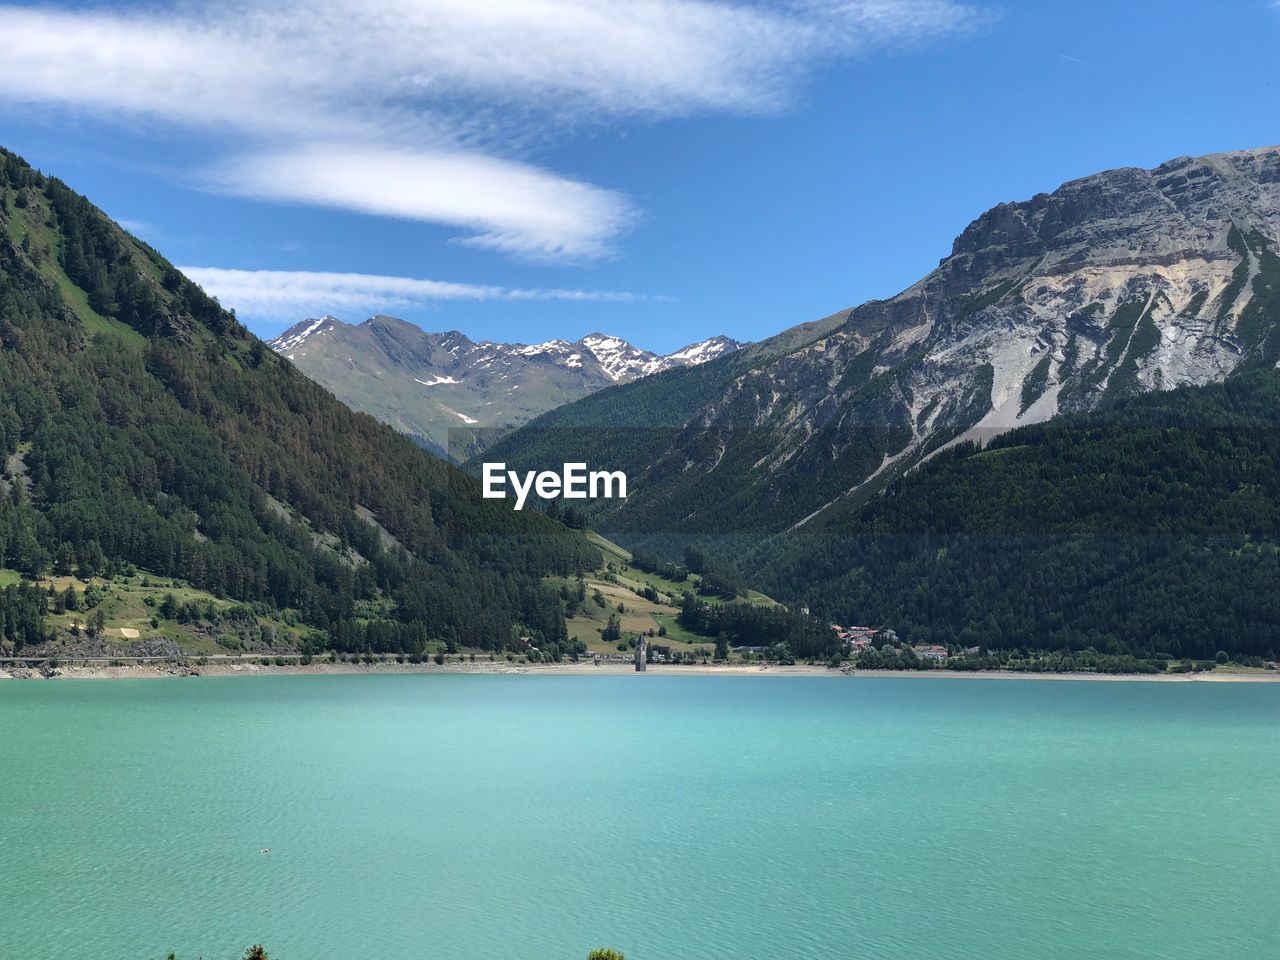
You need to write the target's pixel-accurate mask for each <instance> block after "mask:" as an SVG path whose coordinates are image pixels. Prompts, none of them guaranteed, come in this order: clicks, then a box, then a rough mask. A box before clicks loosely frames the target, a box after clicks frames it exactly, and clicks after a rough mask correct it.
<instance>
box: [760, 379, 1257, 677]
mask: <svg viewBox="0 0 1280 960" xmlns="http://www.w3.org/2000/svg"><path fill="white" fill-rule="evenodd" d="M746 564H747V565H748V566H749V567H750V568H751V569H752V570H753V572H754V573H755V574H756V576H757V580H756V582H757V583H759V584H760V585H761V586H762V588H763V589H767V590H769V591H771V592H772V593H773V594H774V595H775V596H778V597H780V598H785V599H787V600H790V601H793V602H796V603H804V604H807V605H809V606H810V607H812V608H813V611H814V613H815V614H819V615H822V616H828V617H830V618H832V619H834V620H837V621H838V622H841V623H850V622H856V623H871V624H877V625H879V624H884V625H887V626H891V627H894V628H895V629H896V630H897V631H898V632H899V633H900V634H905V635H906V636H908V637H910V638H911V639H913V640H915V641H917V642H925V643H941V644H952V645H963V646H970V645H980V646H984V647H989V648H995V649H1016V648H1028V649H1033V650H1036V649H1040V650H1043V649H1049V650H1059V649H1072V650H1079V649H1083V648H1086V647H1090V646H1092V647H1095V648H1096V649H1098V650H1100V651H1102V652H1104V653H1111V654H1125V653H1133V654H1136V655H1138V656H1151V655H1153V654H1159V653H1169V654H1171V655H1173V656H1176V657H1182V656H1189V657H1195V658H1201V659H1206V658H1211V657H1213V655H1214V653H1215V652H1216V651H1218V650H1226V651H1228V652H1230V653H1232V654H1247V655H1252V656H1260V657H1266V658H1267V659H1270V660H1274V659H1276V657H1277V653H1278V652H1280V373H1277V371H1276V370H1274V369H1264V370H1259V371H1255V372H1252V373H1246V374H1242V375H1240V376H1239V377H1233V378H1232V379H1230V380H1228V381H1226V382H1225V383H1220V384H1212V385H1209V386H1205V387H1184V388H1181V389H1178V390H1175V391H1173V392H1169V393H1160V394H1150V395H1147V396H1145V397H1141V398H1137V399H1133V400H1129V401H1122V402H1120V403H1119V404H1117V405H1116V406H1115V407H1114V408H1113V409H1110V410H1107V411H1103V412H1095V413H1088V414H1069V415H1066V416H1063V417H1061V418H1058V419H1055V420H1053V421H1050V422H1049V423H1045V424H1041V425H1036V426H1029V427H1024V428H1020V429H1018V430H1015V431H1013V432H1010V433H1006V434H1004V435H1002V436H1000V437H998V438H996V439H995V440H993V441H992V442H991V443H990V444H988V445H987V446H986V448H985V449H983V448H981V447H979V446H977V445H976V444H973V443H964V444H961V445H957V446H956V447H954V448H952V449H950V450H948V451H946V452H944V453H942V454H940V455H939V456H938V457H936V458H934V459H933V460H931V461H930V462H929V463H928V464H926V465H925V466H923V467H922V468H920V470H918V471H916V472H914V473H912V474H910V475H909V476H907V477H905V478H904V479H902V480H899V481H896V482H895V483H893V484H891V485H890V486H889V488H888V489H887V490H886V491H885V494H884V496H883V497H879V498H876V499H875V500H873V501H871V502H869V503H868V504H867V505H866V506H865V507H864V508H862V510H861V511H858V512H857V513H856V514H850V515H848V516H846V517H845V518H843V519H842V521H841V522H840V523H837V524H833V525H832V526H831V527H830V528H828V529H822V530H817V529H815V530H809V529H801V530H799V531H794V532H791V533H787V534H783V535H781V536H778V537H776V538H774V539H773V540H771V541H770V542H769V543H768V544H766V545H765V546H764V547H763V548H761V549H759V550H758V551H757V553H756V556H755V557H753V558H750V559H748V560H747V561H746Z"/></svg>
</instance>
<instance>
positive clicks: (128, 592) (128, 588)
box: [0, 570, 305, 656]
mask: <svg viewBox="0 0 1280 960" xmlns="http://www.w3.org/2000/svg"><path fill="white" fill-rule="evenodd" d="M22 579H23V578H22V577H21V576H20V575H19V574H18V573H17V572H16V571H13V570H0V587H7V586H10V585H13V584H17V583H19V582H21V581H22ZM144 580H147V581H148V582H149V584H150V585H149V586H144V585H143V581H144ZM39 582H40V585H41V586H42V587H49V586H50V585H52V586H53V587H54V589H55V590H57V591H58V592H59V593H61V592H62V591H64V590H66V589H67V587H72V588H73V589H74V590H75V591H76V593H77V594H79V595H80V596H81V597H82V598H83V596H84V593H85V590H86V589H87V587H88V584H86V583H84V582H83V581H81V580H79V579H77V578H75V577H58V576H54V577H46V578H44V579H43V580H41V581H39ZM91 583H93V584H96V585H97V586H98V587H100V588H102V589H104V590H105V591H106V599H104V600H103V601H102V603H101V604H100V605H99V607H96V608H94V610H89V609H87V608H86V607H85V605H84V603H83V602H82V603H81V605H80V606H81V608H80V609H79V610H77V611H67V612H66V613H63V614H54V613H52V612H50V613H49V615H48V616H47V618H46V623H48V624H49V625H50V626H55V627H58V628H59V629H66V630H69V629H70V628H71V626H72V624H79V625H80V626H81V627H82V628H83V627H84V626H85V625H86V624H87V623H88V622H89V618H90V617H91V616H93V615H94V613H95V612H96V611H97V610H98V609H101V610H102V613H103V620H104V623H105V625H106V631H105V633H104V636H105V638H106V640H107V641H108V642H115V643H118V644H119V645H120V651H121V655H122V656H130V655H133V654H134V653H135V652H136V651H131V650H129V649H128V648H129V646H131V645H134V644H141V643H145V642H146V641H148V640H166V639H167V640H172V641H174V642H175V643H176V644H177V645H178V646H179V647H180V648H181V649H182V651H183V652H184V653H188V654H193V655H207V654H219V653H222V654H225V653H234V652H238V651H237V650H234V649H232V648H231V647H227V646H222V645H220V644H219V643H218V642H217V640H216V639H215V638H216V637H217V636H219V635H221V636H224V637H226V638H228V639H233V638H234V635H235V627H234V625H227V626H223V627H219V626H217V625H214V624H209V623H207V622H206V623H203V624H182V623H179V622H178V621H176V620H160V621H159V625H158V626H156V627H153V626H151V619H152V617H159V612H158V611H159V608H160V605H161V603H162V602H163V601H164V598H165V596H166V595H167V594H172V595H173V597H174V599H175V600H177V602H178V603H179V604H183V603H189V602H194V603H198V604H200V605H201V606H204V605H207V604H213V606H214V607H215V608H217V609H218V610H220V611H225V610H228V609H230V608H231V607H234V606H238V604H237V603H235V602H234V601H231V600H225V599H220V598H218V597H215V596H214V595H213V594H211V593H208V592H206V591H204V590H199V589H196V588H195V587H192V586H191V585H190V584H188V583H184V582H183V581H180V580H167V579H164V578H159V577H148V576H147V575H146V574H142V573H140V574H138V575H136V576H132V577H121V578H117V579H114V580H104V579H102V578H101V577H95V578H94V579H93V580H92V581H91ZM148 601H150V602H148ZM257 620H258V623H259V625H261V626H263V627H273V628H274V629H275V630H276V632H277V633H278V634H279V635H280V643H279V644H278V647H279V649H282V650H284V649H289V648H291V647H293V646H294V645H295V644H296V642H297V641H298V640H299V639H301V637H302V635H303V634H304V633H305V628H302V627H298V626H293V625H290V624H287V623H285V622H284V621H283V620H278V619H272V618H269V617H258V618H257ZM124 630H129V631H136V632H137V636H136V637H134V636H131V635H129V636H126V635H125V634H124V633H122V631H124Z"/></svg>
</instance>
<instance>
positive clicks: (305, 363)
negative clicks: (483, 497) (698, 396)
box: [269, 315, 743, 453]
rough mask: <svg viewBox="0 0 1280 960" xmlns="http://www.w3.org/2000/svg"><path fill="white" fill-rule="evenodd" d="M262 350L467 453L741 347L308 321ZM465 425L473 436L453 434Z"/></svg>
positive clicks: (384, 319)
mask: <svg viewBox="0 0 1280 960" xmlns="http://www.w3.org/2000/svg"><path fill="white" fill-rule="evenodd" d="M269 345H270V346H271V348H272V349H273V350H275V351H276V352H277V353H280V354H281V355H283V356H285V357H287V358H288V359H289V360H291V361H292V362H294V363H295V364H296V365H297V366H298V367H299V369H301V370H302V371H303V372H304V373H306V374H308V375H309V376H311V377H312V378H313V379H316V380H318V381H319V382H320V383H322V384H323V385H325V386H326V387H328V388H329V389H331V390H333V391H334V393H335V394H337V395H338V397H339V398H340V399H342V400H343V401H344V402H346V403H347V404H348V405H349V406H351V407H353V408H355V409H360V410H365V411H366V412H369V413H371V414H373V415H374V416H376V417H378V419H380V420H383V421H384V422H387V423H390V424H391V425H392V426H394V427H396V428H397V429H399V430H401V431H402V432H404V433H407V434H409V435H410V436H412V437H414V438H415V439H416V440H418V442H419V443H421V444H422V445H424V446H427V447H428V448H429V449H432V450H435V451H436V452H440V453H446V452H447V451H448V450H449V447H450V443H451V439H452V440H453V442H454V443H460V444H461V445H462V447H463V449H465V450H466V452H474V450H475V449H478V448H479V447H480V446H482V445H483V444H485V443H488V442H492V441H493V440H494V439H496V437H497V436H498V435H499V434H501V433H502V432H504V431H506V430H509V429H512V428H513V427H516V426H518V425H520V424H522V423H524V422H526V421H527V420H529V419H531V418H532V417H534V416H537V415H539V414H541V413H543V412H545V411H546V410H548V409H553V408H554V407H556V406H559V405H561V404H564V403H568V402H572V401H573V400H576V399H578V398H579V397H582V396H586V395H587V394H589V393H592V392H594V391H596V390H600V389H603V388H604V387H607V386H610V385H612V384H615V383H625V382H627V381H630V380H634V379H637V378H639V377H644V376H650V375H652V374H655V373H660V372H662V371H664V370H669V369H672V368H675V367H681V366H686V365H695V364H700V363H705V362H707V361H709V360H712V359H715V358H716V357H719V356H723V355H725V354H726V353H730V352H733V351H734V350H737V349H739V348H740V347H741V346H742V345H743V344H741V343H740V342H739V341H736V340H733V339H731V338H729V337H725V336H716V337H711V338H708V339H706V340H702V341H698V342H695V343H691V344H688V345H686V346H684V347H682V348H681V349H680V350H677V351H673V352H672V353H670V354H666V355H659V354H656V353H653V352H652V351H648V350H643V349H641V348H638V347H635V346H633V345H632V344H630V343H629V342H627V341H626V340H624V339H622V338H621V337H615V336H611V335H608V334H602V333H589V334H587V335H585V336H583V337H581V338H579V339H578V340H576V341H568V340H561V339H553V340H547V341H544V342H542V343H536V344H525V343H498V342H495V341H491V340H480V341H473V340H471V338H469V337H467V336H466V335H465V334H463V333H462V332H460V331H457V330H449V331H445V332H441V333H433V332H429V331H426V330H423V329H421V328H420V327H418V326H417V325H415V324H411V323H408V322H406V321H404V320H400V319H398V318H396V317H389V316H384V315H375V316H373V317H370V318H368V319H367V320H365V321H363V322H361V323H359V324H348V323H344V322H343V321H341V320H338V319H337V318H335V317H332V316H325V317H319V318H310V319H307V320H303V321H301V322H300V323H297V324H295V325H294V326H292V327H290V328H289V329H288V330H286V331H285V332H284V333H282V334H281V335H280V336H279V337H276V338H275V339H273V340H271V341H269ZM431 388H443V389H436V390H432V389H431ZM518 391H523V392H518ZM470 427H475V428H477V429H475V430H465V431H463V432H461V433H459V432H458V428H470Z"/></svg>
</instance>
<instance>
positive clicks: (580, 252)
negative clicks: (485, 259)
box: [0, 0, 976, 259]
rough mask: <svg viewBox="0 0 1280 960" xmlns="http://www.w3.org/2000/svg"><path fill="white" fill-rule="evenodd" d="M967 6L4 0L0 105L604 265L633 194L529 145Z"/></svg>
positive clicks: (673, 113) (726, 90)
mask: <svg viewBox="0 0 1280 960" xmlns="http://www.w3.org/2000/svg"><path fill="white" fill-rule="evenodd" d="M975 16H976V14H975V12H974V10H973V9H972V8H971V7H969V6H966V5H964V4H962V3H960V2H957V0H780V2H778V3H776V4H774V5H771V6H769V5H763V4H757V3H745V2H743V3H736V2H729V0H626V2H617V0H382V2H371V0H323V2H322V0H285V2H283V3H269V2H267V0H240V2H237V3H232V4H224V3H212V2H207V0H206V2H199V0H197V2H194V3H193V2H182V3H176V4H172V5H160V4H145V5H139V6H137V7H136V8H125V9H123V10H112V11H107V10H104V9H93V8H90V9H85V8H82V7H77V8H66V9H51V8H48V7H30V6H14V5H11V6H0V35H2V36H4V38H5V53H4V56H3V57H0V99H3V100H8V101H10V102H20V103H32V104H60V105H65V106H69V107H72V108H83V109H86V110H92V111H93V112H94V113H95V115H97V116H117V117H119V118H121V119H130V120H135V121H136V120H137V119H143V120H147V121H150V122H154V123H158V124H162V125H165V126H173V125H180V126H183V127H186V128H190V129H193V130H198V131H203V132H206V133H216V134H217V135H218V137H219V140H221V141H222V142H224V143H226V142H231V143H233V144H234V146H233V147H232V148H231V149H229V150H226V151H225V152H224V153H222V154H220V155H218V156H216V157H215V158H214V159H213V161H212V163H211V165H210V169H208V170H206V171H203V172H202V176H201V180H200V182H202V183H204V184H206V185H209V186H213V187H216V188H220V189H234V190H235V191H236V192H239V193H245V194H248V195H252V196H258V197H264V198H269V199H280V200H286V201H292V202H306V203H317V204H322V205H327V206H339V207H344V208H347V209H352V210H357V211H361V212H366V213H377V214H385V215H392V216H399V217H409V218H413V219H417V220H424V221H429V222H433V223H442V224H446V225H449V226H454V227H460V228H462V229H463V230H464V231H465V233H464V237H465V238H466V239H467V240H468V241H469V242H473V243H475V244H477V245H480V246H484V247H486V248H491V249H496V250H500V251H503V252H507V253H511V254H515V255H518V256H523V257H553V258H569V259H578V258H591V257H598V256H602V255H605V254H606V253H607V252H608V251H609V249H610V246H611V244H612V243H614V242H615V241H616V239H617V238H618V237H619V236H620V235H621V234H622V233H623V232H624V231H625V230H626V228H627V226H628V225H629V224H630V223H631V222H632V220H633V219H634V217H633V210H632V205H631V203H630V202H629V201H628V200H627V199H626V198H625V197H623V196H621V195H619V194H618V193H617V192H615V191H611V190H609V189H607V188H603V187H600V186H594V185H590V184H585V183H582V182H580V181H579V180H578V179H577V178H574V177H572V176H564V175H560V174H557V173H554V172H551V171H548V170H543V169H537V168H534V167H531V166H529V165H528V164H527V163H523V162H520V161H521V159H522V157H521V156H519V154H520V153H521V152H522V148H527V147H528V146H529V145H531V144H534V143H536V142H539V141H540V140H541V139H543V138H546V137H548V136H550V137H555V136H557V135H559V134H562V133H565V132H567V131H570V130H572V129H573V128H574V126H576V125H580V124H582V123H584V122H588V123H589V122H594V121H599V120H605V119H610V118H613V119H617V118H621V117H642V118H668V117H685V116H693V115H698V114H702V113H706V112H712V111H714V112H733V113H759V112H767V111H773V110H777V109H780V108H782V107H783V106H785V105H786V104H787V103H788V102H790V100H791V99H792V98H793V96H794V93H795V90H796V88H797V86H798V85H799V84H800V83H802V82H803V80H804V79H805V77H806V76H807V75H808V74H809V73H811V72H812V71H813V70H814V69H815V68H816V66H817V65H820V64H822V63H824V62H827V61H830V60H831V59H833V58H838V57H846V56H851V55H863V54H866V53H868V52H870V51H873V50H874V49H876V48H878V47H884V46H888V45H897V44H902V43H912V42H916V41H919V40H922V39H927V38H931V37H937V36H941V35H945V34H949V33H953V32H955V31H958V30H962V29H965V28H966V27H967V26H969V25H970V24H971V23H973V22H974V19H975ZM232 132H234V133H235V134H236V136H234V137H228V134H229V133H232ZM326 154H327V155H329V156H331V157H333V160H332V162H331V163H330V164H329V167H330V169H329V170H326V169H324V163H323V158H324V157H325V156H326ZM352 164H354V166H352ZM364 164H368V165H369V166H368V167H366V166H364ZM436 178H439V181H440V185H437V183H436ZM450 178H453V179H452V180H451V179H450ZM356 180H363V181H366V182H365V183H363V184H359V185H357V184H353V183H352V182H350V181H356ZM530 194H532V198H531V197H530Z"/></svg>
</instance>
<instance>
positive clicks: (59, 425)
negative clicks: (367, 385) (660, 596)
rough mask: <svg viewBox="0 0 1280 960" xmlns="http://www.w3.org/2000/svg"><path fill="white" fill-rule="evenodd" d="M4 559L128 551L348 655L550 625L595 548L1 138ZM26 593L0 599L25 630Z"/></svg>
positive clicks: (121, 556)
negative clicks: (488, 494) (396, 416)
mask: <svg viewBox="0 0 1280 960" xmlns="http://www.w3.org/2000/svg"><path fill="white" fill-rule="evenodd" d="M0 461H2V462H3V464H4V470H3V475H2V476H0V493H2V494H3V495H2V496H0V567H7V568H10V569H14V570H18V571H20V572H22V573H23V574H25V575H26V576H28V577H39V576H42V575H47V574H49V573H51V572H55V573H68V572H75V573H77V574H78V575H88V574H93V573H101V572H102V570H103V569H109V568H112V567H118V566H120V565H123V564H132V565H135V566H136V567H138V568H140V569H143V570H147V571H151V572H153V573H155V574H158V575H162V576H173V577H181V578H183V579H185V580H188V581H190V582H191V583H193V584H195V585H196V586H198V587H201V588H205V589H207V590H209V591H212V592H213V593H215V594H217V595H220V596H225V597H229V598H234V599H238V600H242V601H246V602H248V603H251V604H257V605H260V606H259V607H258V609H260V610H261V611H264V612H266V611H271V612H275V613H279V612H281V611H291V613H290V615H291V616H296V617H297V618H300V619H301V621H302V622H304V623H306V624H309V625H311V626H313V627H315V628H316V629H317V630H319V631H322V635H323V636H325V637H326V639H327V640H331V641H332V642H334V643H336V644H337V645H338V646H339V647H340V648H344V649H368V648H370V647H372V648H374V649H382V650H412V649H420V648H421V647H422V645H423V644H424V643H425V642H427V641H428V640H432V639H438V640H445V641H447V642H454V643H467V644H474V645H477V646H482V647H497V646H501V645H502V644H504V643H506V642H508V641H509V639H510V637H511V635H512V632H513V628H516V627H518V630H519V632H530V633H533V634H536V635H538V636H542V637H545V638H547V639H548V640H556V639H563V638H564V636H565V627H564V617H563V610H562V608H561V605H560V602H559V600H558V599H557V596H556V595H555V594H553V593H552V592H550V591H549V590H548V589H547V588H545V587H543V586H542V585H541V584H540V581H541V578H542V577H543V576H545V575H549V574H561V575H563V574H572V573H574V572H576V571H579V570H583V569H589V568H594V567H595V566H596V565H597V563H598V559H599V558H598V552H597V551H596V549H595V548H594V547H592V546H590V545H589V544H587V543H586V542H585V541H584V540H583V539H582V538H581V537H580V535H578V534H576V533H574V532H572V531H569V530H567V529H566V528H564V527H563V526H561V525H559V524H557V523H554V522H552V521H550V520H548V519H547V518H545V517H542V516H539V515H536V514H533V513H523V514H514V513H513V512H512V511H511V509H510V507H509V505H507V504H503V503H501V502H495V501H485V500H482V499H481V498H480V496H479V489H478V486H477V485H476V484H475V482H474V481H473V480H472V479H471V478H470V477H468V476H466V475H465V474H463V473H462V472H460V471H458V470H456V469H455V468H453V467H450V466H448V465H446V464H445V463H443V462H441V461H440V460H439V459H438V458H435V457H433V456H431V455H429V454H427V453H426V452H425V451H423V450H421V449H419V448H418V447H416V446H414V445H413V444H412V443H411V442H410V441H409V440H407V439H406V438H404V437H402V436H400V435H398V434H396V433H395V432H394V431H393V430H392V429H391V428H389V427H387V426H384V425H382V424H380V423H378V422H377V421H375V420H374V419H373V418H371V417H368V416H365V415H362V414H356V413H353V412H352V411H350V410H349V409H347V408H346V407H344V406H343V405H342V404H341V403H339V402H338V401H337V400H336V399H335V398H334V397H333V396H332V395H331V394H329V393H328V392H326V391H325V390H324V389H323V388H321V387H319V386H318V385H316V384H315V383H313V382H311V381H310V380H308V379H307V378H306V377H304V376H303V375H302V374H300V373H299V372H298V371H297V370H296V369H295V368H294V367H293V366H292V365H291V364H289V363H288V362H286V361H285V360H283V359H282V358H280V357H277V356H276V355H275V354H274V353H273V352H272V351H271V350H270V349H269V348H268V347H267V346H266V345H265V344H264V343H263V342H262V341H260V340H258V339H257V338H256V337H254V336H252V335H251V334H250V333H249V332H248V331H247V330H245V328H244V327H243V326H241V325H240V324H239V323H238V322H237V321H236V319H235V317H234V316H233V315H231V314H229V313H228V312H226V311H224V310H223V309H221V307H219V305H218V304H217V303H216V302H215V301H213V300H211V299H210V298H209V297H207V296H205V294H204V293H203V292H202V291H201V290H200V289H199V288H198V287H196V286H195V285H194V284H192V283H191V282H190V281H188V280H187V279H186V278H184V277H183V276H182V275H181V274H180V273H179V272H178V271H177V270H176V269H174V267H173V266H172V265H170V264H169V263H168V262H167V261H166V260H165V259H164V258H163V257H161V256H160V255H159V254H158V253H156V252H155V251H154V250H152V249H150V248H149V247H147V246H146V245H145V244H142V243H140V242H138V241H137V240H135V239H133V238H131V237H130V236H128V235H127V234H125V233H124V232H123V231H121V230H120V229H119V228H118V227H117V226H116V225H115V224H114V223H112V222H111V221H110V220H108V219H107V218H106V217H105V216H104V215H103V214H102V213H101V212H100V211H98V210H97V209H96V208H94V207H93V206H92V205H91V204H89V202H88V201H86V200H85V199H84V198H82V197H80V196H78V195H77V194H75V193H74V192H73V191H71V190H70V189H69V188H68V187H67V186H66V185H64V184H63V183H61V182H60V181H58V180H56V179H52V178H48V177H45V176H43V175H41V174H40V173H38V172H37V171H35V170H33V169H32V168H30V167H29V166H28V165H27V164H26V163H24V162H23V161H22V160H21V159H20V158H18V157H16V156H14V155H13V154H10V153H7V152H0ZM41 597H42V592H41V591H39V590H36V589H34V588H31V587H27V586H21V585H18V586H9V587H7V588H6V589H5V590H4V591H3V592H0V637H3V641H2V642H4V643H5V644H6V645H7V646H9V647H10V648H12V647H22V646H24V645H33V644H36V643H39V642H40V641H41V639H42V636H41V632H40V631H41V622H40V617H39V614H40V612H41V611H40V606H41V604H42V603H43V600H42V599H41Z"/></svg>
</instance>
